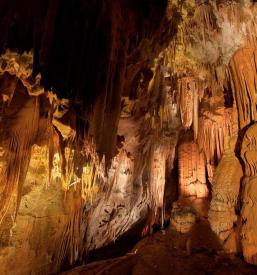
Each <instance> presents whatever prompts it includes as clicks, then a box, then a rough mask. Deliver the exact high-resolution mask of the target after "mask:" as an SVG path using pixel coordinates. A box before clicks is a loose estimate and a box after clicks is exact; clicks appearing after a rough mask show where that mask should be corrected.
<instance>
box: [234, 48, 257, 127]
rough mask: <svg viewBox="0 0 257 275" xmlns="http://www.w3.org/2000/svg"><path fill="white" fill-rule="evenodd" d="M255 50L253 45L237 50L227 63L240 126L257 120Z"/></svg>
mask: <svg viewBox="0 0 257 275" xmlns="http://www.w3.org/2000/svg"><path fill="white" fill-rule="evenodd" d="M256 64H257V50H256V48H255V47H254V46H253V45H251V44H250V45H247V46H246V47H244V48H242V49H240V50H238V51H237V52H236V53H235V54H234V56H233V58H232V60H231V61H230V64H229V71H230V77H231V83H232V89H233V93H234V97H235V99H236V102H237V109H238V118H239V125H240V128H241V129H243V128H244V127H245V126H246V125H248V124H250V123H251V122H253V121H256V120H257V112H256V96H255V92H256V89H257V76H256V70H257V65H256Z"/></svg>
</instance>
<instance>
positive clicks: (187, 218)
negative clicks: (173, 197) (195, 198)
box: [170, 203, 197, 233]
mask: <svg viewBox="0 0 257 275" xmlns="http://www.w3.org/2000/svg"><path fill="white" fill-rule="evenodd" d="M196 220H197V215H196V213H195V211H194V210H193V209H192V208H190V207H189V206H184V207H180V206H178V205H177V204H176V203H175V204H173V209H172V212H171V221H170V222H171V226H172V228H173V229H175V230H176V231H178V232H180V233H188V232H190V230H192V228H193V226H194V225H195V223H196Z"/></svg>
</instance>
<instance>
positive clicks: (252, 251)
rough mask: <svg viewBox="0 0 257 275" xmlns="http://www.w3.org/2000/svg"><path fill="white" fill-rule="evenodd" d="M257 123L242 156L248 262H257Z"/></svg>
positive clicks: (244, 239)
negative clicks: (256, 214)
mask: <svg viewBox="0 0 257 275" xmlns="http://www.w3.org/2000/svg"><path fill="white" fill-rule="evenodd" d="M256 130H257V124H256V123H255V124H253V125H252V126H250V127H249V128H248V129H247V131H246V133H245V135H244V139H243V142H242V149H241V156H242V159H243V161H244V164H245V176H244V179H243V191H242V200H243V206H242V211H241V214H242V232H241V237H242V248H243V253H244V257H245V259H246V261H247V262H249V263H252V264H257V239H256V233H255V232H256V228H257V223H256V218H255V213H256V199H257V196H256V194H257V193H256V192H257V191H256V184H257V181H256V164H257V158H256V151H257V148H256V138H257V131H256Z"/></svg>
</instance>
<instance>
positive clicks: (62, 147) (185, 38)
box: [0, 0, 257, 274]
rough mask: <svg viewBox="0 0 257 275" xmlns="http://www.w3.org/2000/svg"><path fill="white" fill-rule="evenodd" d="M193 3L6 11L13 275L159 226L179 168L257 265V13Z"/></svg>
mask: <svg viewBox="0 0 257 275" xmlns="http://www.w3.org/2000/svg"><path fill="white" fill-rule="evenodd" d="M182 2H183V1H182ZM182 2H181V1H164V0H163V1H155V0H151V1H145V0H141V1H129V2H128V1H127V2H125V1H119V0H115V1H101V0H98V1H80V2H74V1H66V2H63V1H58V0H54V1H37V3H34V2H32V1H29V0H27V1H25V3H23V4H21V3H20V2H19V1H15V0H12V1H4V0H1V1H0V6H1V7H2V8H1V11H0V13H1V14H2V16H1V17H0V18H1V19H0V30H1V35H0V52H1V57H0V93H1V98H0V104H1V115H0V118H1V120H0V126H1V127H0V130H1V140H0V149H1V150H0V198H1V200H0V236H1V237H0V242H1V249H0V251H1V252H0V263H1V268H0V271H1V272H2V273H3V274H27V273H31V272H32V273H33V272H34V273H47V274H48V273H58V272H59V271H60V270H64V269H67V268H70V267H72V266H74V265H77V264H81V263H83V262H84V260H85V258H86V256H87V254H88V253H90V251H92V250H94V249H98V248H101V247H103V246H106V245H108V244H110V243H113V242H115V241H116V240H117V239H118V238H119V237H120V236H122V235H123V234H124V233H126V232H127V231H128V230H130V229H131V228H133V227H134V226H135V225H137V224H139V223H140V222H142V221H143V222H144V226H143V228H141V230H142V235H145V234H148V233H151V232H152V227H153V225H160V226H161V228H162V226H163V224H164V221H165V218H166V216H167V213H165V209H166V208H167V205H165V203H166V202H165V196H166V194H165V189H166V191H167V186H165V184H166V182H167V181H166V179H165V177H166V175H167V174H169V173H168V172H167V171H170V170H171V169H173V168H174V167H176V166H174V159H176V158H178V171H177V174H178V182H177V183H176V184H177V185H178V189H179V196H178V198H177V199H178V201H180V200H183V199H184V198H188V197H189V198H190V199H192V200H194V199H199V198H200V199H207V200H208V199H210V200H211V202H210V210H209V214H208V219H209V222H210V225H211V228H212V230H213V231H214V232H215V233H216V234H217V236H218V237H219V239H220V241H221V243H222V245H223V247H224V248H225V249H226V250H227V251H229V252H233V253H243V255H244V257H245V260H246V261H247V262H249V263H253V264H256V250H257V249H256V247H257V245H256V240H255V234H254V233H253V232H255V230H256V226H257V225H256V223H255V220H254V218H253V217H254V213H255V187H254V186H255V183H254V182H255V172H256V171H255V170H256V169H255V168H256V167H255V151H256V150H255V149H256V148H255V147H254V146H255V139H256V137H255V129H256V127H255V121H256V102H255V101H256V99H255V93H256V42H255V39H256V19H255V18H256V13H257V8H256V4H254V3H251V2H247V1H246V2H245V3H237V2H236V1H230V2H229V3H224V2H223V1H220V2H217V3H215V2H214V1H210V2H209V1H206V2H204V3H198V2H196V3H194V2H192V1H184V2H183V3H182ZM28 7H30V8H28ZM231 167H233V168H231ZM228 170H229V173H228ZM173 184H174V183H173ZM171 189H172V190H174V186H172V187H171ZM178 205H179V203H178ZM169 207H171V205H170V206H169ZM241 247H242V249H241ZM241 250H242V251H241ZM21 255H23V256H22V257H21ZM24 258H26V259H27V260H26V261H24ZM17 272H18V273H17Z"/></svg>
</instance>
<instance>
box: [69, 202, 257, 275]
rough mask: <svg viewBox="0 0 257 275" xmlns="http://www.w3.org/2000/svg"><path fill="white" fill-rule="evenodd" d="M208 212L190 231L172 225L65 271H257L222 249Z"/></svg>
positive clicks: (140, 274)
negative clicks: (121, 252)
mask: <svg viewBox="0 0 257 275" xmlns="http://www.w3.org/2000/svg"><path fill="white" fill-rule="evenodd" d="M199 205H200V204H199ZM199 205H198V206H199ZM205 209H206V208H205ZM198 210H200V208H198ZM204 212H205V211H204ZM204 212H202V213H201V217H200V219H199V221H198V222H197V223H196V224H195V225H194V227H193V228H192V230H191V231H190V232H189V233H187V234H181V233H178V232H176V231H175V230H173V229H172V228H171V227H170V226H169V227H167V228H166V230H165V231H159V232H157V233H155V234H153V235H152V236H148V237H145V238H144V239H142V240H141V241H139V242H138V243H137V244H136V245H135V247H134V248H133V249H132V251H131V252H130V253H127V254H126V255H125V256H123V257H119V258H114V259H109V260H103V261H98V262H93V263H90V264H88V265H85V266H81V267H78V268H76V269H74V270H72V271H68V272H66V273H65V274H70V275H76V274H89V275H91V274H92V275H93V274H99V275H100V274H111V275H116V274H117V275H129V274H132V275H155V274H163V275H166V274H175V275H177V274H181V275H189V274H190V275H191V274H194V275H198V274H199V275H200V274H201V275H202V274H205V275H207V274H221V275H228V274H231V275H232V274H233V275H237V274H238V275H239V274H257V267H255V266H251V265H248V264H247V263H245V262H244V261H243V260H242V259H241V258H240V257H237V256H234V255H228V254H226V253H225V252H224V251H223V250H222V249H221V247H220V244H219V242H218V239H217V237H216V235H215V234H214V233H213V231H212V230H211V228H210V225H209V223H208V220H207V217H206V213H204ZM198 213H199V212H198Z"/></svg>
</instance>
